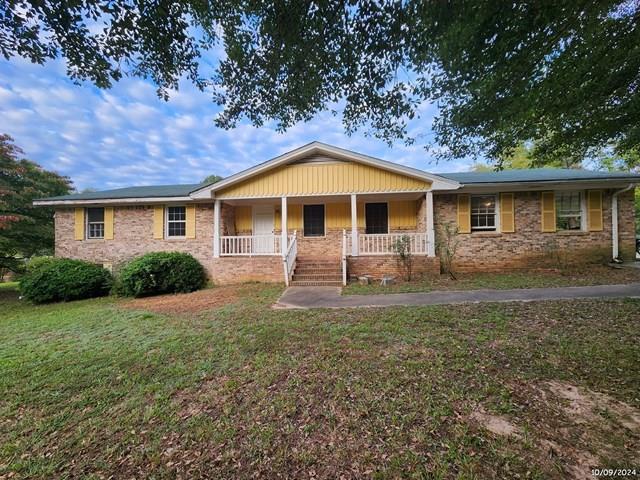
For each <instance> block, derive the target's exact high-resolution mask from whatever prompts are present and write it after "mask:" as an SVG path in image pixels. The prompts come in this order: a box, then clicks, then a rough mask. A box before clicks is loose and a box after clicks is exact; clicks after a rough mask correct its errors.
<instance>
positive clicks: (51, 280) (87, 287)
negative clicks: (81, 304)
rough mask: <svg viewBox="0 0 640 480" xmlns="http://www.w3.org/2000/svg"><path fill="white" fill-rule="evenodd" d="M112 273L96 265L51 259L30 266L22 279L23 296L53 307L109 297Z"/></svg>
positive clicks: (78, 261) (67, 259)
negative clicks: (52, 304) (84, 299)
mask: <svg viewBox="0 0 640 480" xmlns="http://www.w3.org/2000/svg"><path fill="white" fill-rule="evenodd" d="M112 280H113V279H112V277H111V273H109V272H108V271H107V270H105V269H104V268H102V266H100V265H96V264H94V263H89V262H84V261H82V260H72V259H69V258H48V259H47V260H46V261H42V262H36V263H35V264H32V265H29V267H28V268H27V272H26V273H25V274H24V276H23V277H22V278H21V279H20V293H21V294H22V296H23V297H24V298H26V299H27V300H30V301H32V302H33V303H49V302H59V301H64V302H66V301H69V300H79V299H82V298H93V297H102V296H105V295H108V294H109V292H110V291H111V287H112V284H113V281H112Z"/></svg>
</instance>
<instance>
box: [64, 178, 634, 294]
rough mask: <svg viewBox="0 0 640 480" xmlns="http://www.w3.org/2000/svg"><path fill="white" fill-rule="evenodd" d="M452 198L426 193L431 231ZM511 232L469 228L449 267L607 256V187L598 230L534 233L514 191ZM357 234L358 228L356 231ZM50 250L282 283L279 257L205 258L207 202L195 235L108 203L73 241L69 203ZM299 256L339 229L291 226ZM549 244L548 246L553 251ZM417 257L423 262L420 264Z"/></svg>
mask: <svg viewBox="0 0 640 480" xmlns="http://www.w3.org/2000/svg"><path fill="white" fill-rule="evenodd" d="M425 203H426V202H424V200H422V201H421V202H420V205H419V208H418V215H419V218H418V229H417V231H424V221H423V218H424V209H425ZM618 207H619V232H620V253H621V255H622V256H623V258H625V259H631V258H634V253H633V252H634V250H635V223H634V204H633V192H632V191H630V192H626V193H624V194H622V195H620V196H619V202H618ZM456 208H457V205H456V196H455V195H434V214H435V221H434V223H435V227H436V235H438V234H439V230H440V228H441V226H442V225H443V224H444V223H445V222H454V223H455V221H456ZM515 209H516V215H515V222H516V232H515V233H505V234H500V233H497V234H496V233H472V234H461V235H459V240H460V243H459V247H458V255H457V258H456V265H457V268H458V269H459V270H498V269H505V268H526V267H531V266H540V265H553V264H554V263H557V261H558V258H559V259H561V260H562V261H572V262H583V263H584V262H594V261H596V262H602V261H607V260H609V258H610V256H611V192H610V191H607V192H605V195H604V196H603V222H604V230H603V231H602V232H568V233H542V232H541V231H540V193H539V192H522V193H517V194H516V196H515ZM221 217H222V226H221V227H222V232H223V234H225V235H233V234H234V231H233V228H234V227H233V225H234V221H233V219H234V209H233V207H232V206H230V205H227V204H223V207H222V212H221ZM360 231H361V232H362V231H363V230H362V229H360ZM55 236H56V255H57V256H61V257H70V258H80V259H84V260H88V261H92V262H97V263H110V264H113V265H114V267H115V268H117V267H118V265H120V264H122V263H124V262H126V261H128V260H129V259H131V258H133V257H136V256H139V255H142V254H144V253H147V252H153V251H182V252H188V253H191V254H192V255H193V256H194V257H196V258H197V259H198V260H199V261H200V262H201V263H202V264H203V265H204V266H205V268H206V269H207V273H208V275H209V276H210V278H212V279H213V280H215V281H217V282H220V283H232V282H238V281H244V280H265V281H277V282H281V281H283V273H282V259H281V258H280V257H279V256H274V257H223V258H220V259H214V258H213V206H212V205H211V204H199V205H197V207H196V238H195V239H162V240H156V239H154V238H153V208H152V207H150V206H131V207H115V211H114V240H82V241H77V240H74V211H73V209H58V210H57V211H56V218H55ZM298 242H299V243H298V254H299V255H300V256H301V257H323V258H336V259H337V258H339V257H340V256H341V254H342V229H328V230H327V232H326V235H325V236H324V237H318V238H313V237H312V238H310V237H304V236H303V235H302V232H301V231H299V232H298ZM554 248H555V251H554ZM416 259H418V260H417V262H418V263H419V264H418V265H417V269H416V272H419V271H423V272H426V273H429V272H432V271H435V270H437V265H438V262H437V260H435V259H428V257H418V256H416ZM421 262H424V263H421ZM350 268H351V271H352V273H353V274H355V275H362V274H370V275H374V276H382V275H383V274H386V273H389V274H394V272H396V274H397V266H396V262H395V258H394V257H393V256H389V257H379V256H371V257H358V258H357V259H352V260H351V261H350Z"/></svg>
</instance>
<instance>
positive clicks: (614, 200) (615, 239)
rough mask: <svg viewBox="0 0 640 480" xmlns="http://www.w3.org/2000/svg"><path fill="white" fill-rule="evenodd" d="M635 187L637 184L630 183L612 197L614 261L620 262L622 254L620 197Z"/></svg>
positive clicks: (612, 246)
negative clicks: (619, 212) (620, 248)
mask: <svg viewBox="0 0 640 480" xmlns="http://www.w3.org/2000/svg"><path fill="white" fill-rule="evenodd" d="M634 187H635V184H633V183H630V184H629V185H627V186H626V187H625V188H623V189H621V190H616V191H615V192H613V195H611V250H612V258H613V261H614V262H615V261H619V259H618V256H619V254H620V252H619V249H618V195H620V194H621V193H624V192H628V191H629V190H631V189H632V188H634Z"/></svg>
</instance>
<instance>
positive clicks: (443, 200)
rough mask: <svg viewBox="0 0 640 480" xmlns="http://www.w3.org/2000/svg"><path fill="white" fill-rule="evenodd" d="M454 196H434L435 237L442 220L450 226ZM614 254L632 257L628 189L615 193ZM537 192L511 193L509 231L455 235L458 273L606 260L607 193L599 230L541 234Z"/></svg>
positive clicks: (608, 238) (608, 242) (608, 239)
mask: <svg viewBox="0 0 640 480" xmlns="http://www.w3.org/2000/svg"><path fill="white" fill-rule="evenodd" d="M456 198H457V197H456V195H434V217H435V218H434V223H435V229H436V238H441V235H442V234H441V228H442V226H443V225H444V224H445V223H447V222H452V223H453V224H454V225H455V222H456V212H457V203H456V202H457V200H456ZM618 208H619V220H618V221H619V232H620V253H621V254H622V255H623V256H624V258H626V259H632V258H634V255H633V251H634V249H635V223H634V213H633V212H634V209H633V192H626V193H624V194H622V195H620V196H619V199H618ZM540 222H541V212H540V192H520V193H516V195H515V225H516V231H515V233H504V234H502V233H494V232H486V233H485V232H474V233H470V234H459V235H458V240H459V243H458V250H457V255H456V257H455V261H454V265H455V268H456V269H457V270H459V271H469V270H500V269H516V268H526V267H531V266H556V265H557V264H558V263H559V262H560V263H564V262H566V263H593V262H604V261H608V260H609V259H610V258H611V192H610V191H606V192H605V194H604V196H603V225H604V228H603V231H601V232H556V233H542V232H541V227H540Z"/></svg>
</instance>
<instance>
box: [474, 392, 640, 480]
mask: <svg viewBox="0 0 640 480" xmlns="http://www.w3.org/2000/svg"><path fill="white" fill-rule="evenodd" d="M512 392H513V394H514V395H515V396H516V397H517V400H518V401H517V403H518V404H520V405H521V407H522V410H521V413H520V414H519V415H518V416H517V418H515V419H512V418H506V417H503V416H499V415H494V414H492V413H488V412H487V411H485V410H484V409H483V408H482V407H481V406H480V407H478V408H476V409H475V410H474V411H473V412H472V413H471V415H469V417H468V419H469V421H470V422H472V423H474V424H477V425H479V426H480V427H481V428H484V429H485V430H488V431H489V432H491V433H493V434H494V435H497V436H501V437H505V438H511V439H513V440H515V441H519V440H523V439H524V434H523V433H524V430H523V428H522V427H520V426H519V425H518V424H522V425H525V424H526V426H527V436H526V437H527V439H529V440H530V441H531V444H532V445H533V448H534V450H533V452H532V453H533V454H534V456H535V457H537V458H538V461H540V462H541V463H547V464H548V468H549V469H550V471H554V469H560V470H561V471H562V472H563V476H564V478H572V479H591V478H593V477H592V475H591V469H592V468H594V467H602V460H601V459H603V458H604V459H606V458H615V457H616V456H618V457H620V456H623V457H625V456H626V457H627V458H628V460H629V463H630V464H633V465H635V464H637V462H638V461H640V455H639V454H638V452H640V448H639V447H640V440H639V439H640V437H639V436H640V411H639V410H638V409H636V408H634V407H632V406H631V405H628V404H627V403H624V402H621V401H619V400H616V399H614V398H613V397H611V396H609V395H606V394H604V393H600V392H594V391H591V390H589V389H587V388H584V387H578V386H576V385H572V384H570V383H567V382H561V381H556V380H554V381H548V382H544V383H540V384H529V383H527V382H518V384H517V386H515V385H514V388H513V389H512ZM523 444H524V443H523ZM621 449H622V451H621ZM554 465H555V467H554Z"/></svg>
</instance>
